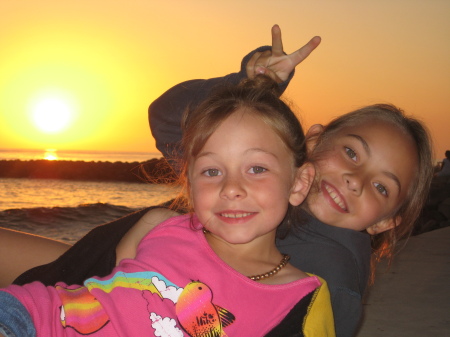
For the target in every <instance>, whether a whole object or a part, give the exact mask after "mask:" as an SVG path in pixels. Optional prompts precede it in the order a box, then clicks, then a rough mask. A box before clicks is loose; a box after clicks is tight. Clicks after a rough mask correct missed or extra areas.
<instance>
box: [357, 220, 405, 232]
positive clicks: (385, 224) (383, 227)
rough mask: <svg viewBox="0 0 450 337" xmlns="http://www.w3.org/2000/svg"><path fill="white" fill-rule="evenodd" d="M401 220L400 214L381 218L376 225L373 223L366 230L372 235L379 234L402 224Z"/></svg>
mask: <svg viewBox="0 0 450 337" xmlns="http://www.w3.org/2000/svg"><path fill="white" fill-rule="evenodd" d="M401 222H402V218H401V217H400V216H397V217H393V218H389V219H385V220H381V221H379V222H377V223H376V224H375V225H372V226H370V227H369V228H367V229H366V231H367V233H369V234H370V235H377V234H380V233H383V232H386V231H387V230H389V229H392V228H394V227H396V226H398V225H400V223H401Z"/></svg>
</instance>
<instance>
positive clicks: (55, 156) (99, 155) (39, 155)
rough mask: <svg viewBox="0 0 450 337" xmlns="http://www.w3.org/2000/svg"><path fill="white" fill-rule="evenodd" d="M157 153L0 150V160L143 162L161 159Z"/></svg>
mask: <svg viewBox="0 0 450 337" xmlns="http://www.w3.org/2000/svg"><path fill="white" fill-rule="evenodd" d="M161 157H162V155H161V153H159V152H104V151H103V152H102V151H58V150H55V149H47V150H11V149H0V160H2V159H5V160H15V159H19V160H37V159H49V160H81V161H109V162H112V163H114V162H116V161H121V162H143V161H147V160H150V159H153V158H161Z"/></svg>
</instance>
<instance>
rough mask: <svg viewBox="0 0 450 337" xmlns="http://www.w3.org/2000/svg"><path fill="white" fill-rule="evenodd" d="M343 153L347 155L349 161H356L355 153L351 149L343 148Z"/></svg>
mask: <svg viewBox="0 0 450 337" xmlns="http://www.w3.org/2000/svg"><path fill="white" fill-rule="evenodd" d="M345 153H347V156H348V157H349V158H350V159H352V160H354V161H356V159H357V158H356V152H355V151H353V150H352V149H351V148H349V147H345Z"/></svg>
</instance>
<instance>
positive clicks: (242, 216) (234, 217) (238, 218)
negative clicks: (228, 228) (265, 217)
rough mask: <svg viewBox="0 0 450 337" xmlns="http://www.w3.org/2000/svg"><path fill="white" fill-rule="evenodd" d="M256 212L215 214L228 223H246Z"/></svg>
mask: <svg viewBox="0 0 450 337" xmlns="http://www.w3.org/2000/svg"><path fill="white" fill-rule="evenodd" d="M256 214H257V213H256V212H244V211H231V210H229V211H222V212H219V213H217V215H218V216H219V217H220V218H221V220H222V221H224V222H228V223H237V222H246V221H248V220H250V219H252V218H253V217H254V216H255V215H256Z"/></svg>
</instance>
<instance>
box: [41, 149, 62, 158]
mask: <svg viewBox="0 0 450 337" xmlns="http://www.w3.org/2000/svg"><path fill="white" fill-rule="evenodd" d="M44 159H45V160H58V159H59V157H58V155H57V154H56V149H46V150H45V153H44Z"/></svg>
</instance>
